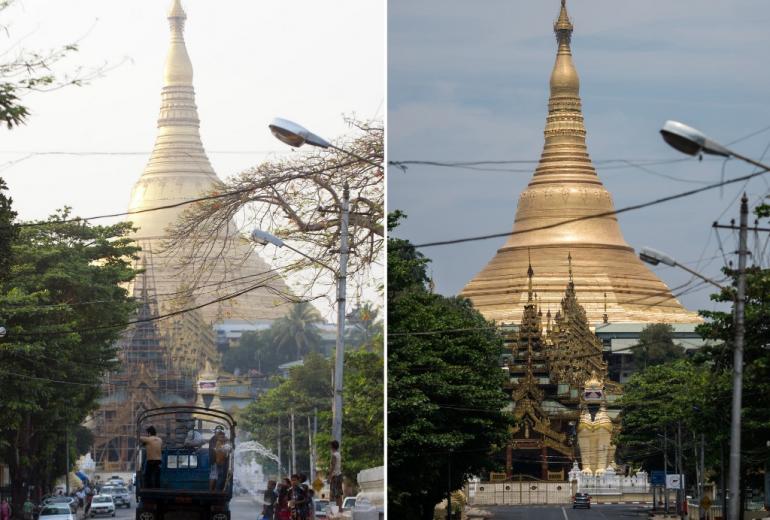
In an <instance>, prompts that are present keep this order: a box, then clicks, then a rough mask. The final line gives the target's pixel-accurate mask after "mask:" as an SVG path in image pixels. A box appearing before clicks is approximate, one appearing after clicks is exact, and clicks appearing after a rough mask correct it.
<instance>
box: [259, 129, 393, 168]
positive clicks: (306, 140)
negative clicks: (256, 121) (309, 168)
mask: <svg viewBox="0 0 770 520" xmlns="http://www.w3.org/2000/svg"><path fill="white" fill-rule="evenodd" d="M267 126H268V128H270V131H271V132H272V133H273V135H274V136H275V137H276V139H278V140H279V141H281V142H283V143H286V144H288V145H289V146H293V147H294V148H299V147H300V146H302V145H303V144H309V145H310V146H317V147H319V148H332V149H334V150H337V151H338V152H342V153H344V154H346V155H349V156H351V157H354V158H356V159H358V160H359V161H363V162H365V163H368V164H371V165H372V166H376V167H377V168H379V167H380V164H378V163H376V162H374V161H372V160H370V159H367V158H366V157H361V156H360V155H357V154H354V153H353V152H351V151H349V150H345V149H343V148H339V147H337V146H334V145H333V144H332V143H330V142H329V141H327V140H326V139H324V138H323V137H321V136H319V135H317V134H314V133H313V132H311V131H310V130H308V129H307V128H305V127H304V126H302V125H299V124H297V123H295V122H293V121H289V120H288V119H282V118H280V117H276V118H275V119H273V121H272V123H270V124H269V125H267Z"/></svg>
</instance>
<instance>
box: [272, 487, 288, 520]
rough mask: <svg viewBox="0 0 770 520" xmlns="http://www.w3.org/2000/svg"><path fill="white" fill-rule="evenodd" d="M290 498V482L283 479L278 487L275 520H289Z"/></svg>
mask: <svg viewBox="0 0 770 520" xmlns="http://www.w3.org/2000/svg"><path fill="white" fill-rule="evenodd" d="M290 498H291V481H290V480H289V479H287V478H284V479H283V480H282V481H281V483H280V484H279V485H278V499H277V501H276V504H275V520H291V509H290V508H289V500H290Z"/></svg>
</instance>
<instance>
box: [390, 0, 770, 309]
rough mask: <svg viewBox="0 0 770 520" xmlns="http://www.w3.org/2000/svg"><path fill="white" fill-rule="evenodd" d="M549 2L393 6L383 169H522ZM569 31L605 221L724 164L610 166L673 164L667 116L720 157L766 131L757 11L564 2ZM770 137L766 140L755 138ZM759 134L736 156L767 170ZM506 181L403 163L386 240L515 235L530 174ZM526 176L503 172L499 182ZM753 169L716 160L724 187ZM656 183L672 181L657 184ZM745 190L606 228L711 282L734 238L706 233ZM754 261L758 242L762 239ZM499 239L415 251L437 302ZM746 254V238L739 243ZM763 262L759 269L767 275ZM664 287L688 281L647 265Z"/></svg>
mask: <svg viewBox="0 0 770 520" xmlns="http://www.w3.org/2000/svg"><path fill="white" fill-rule="evenodd" d="M559 4H560V2H559V1H558V0H551V1H538V2H532V1H524V0H513V1H512V0H505V1H503V0H485V1H484V2H466V1H460V0H440V1H439V0H423V1H421V2H412V1H408V0H390V2H389V11H388V24H389V29H388V31H389V40H388V159H389V160H392V161H399V160H434V161H467V160H525V161H526V160H530V161H537V159H539V157H540V152H541V150H542V146H543V127H544V125H545V116H546V112H547V101H548V94H549V92H548V80H549V76H550V73H551V69H552V67H553V62H554V58H555V53H556V43H555V38H554V36H553V21H554V20H555V19H556V17H557V15H558V11H559ZM567 7H568V10H569V13H570V15H571V17H572V20H573V23H574V25H575V31H574V33H573V38H572V51H573V57H574V61H575V64H576V67H577V70H578V73H579V75H580V80H581V97H582V100H583V113H584V116H585V123H586V128H587V130H588V148H589V153H590V154H591V157H592V159H593V160H594V163H595V165H596V167H597V171H598V173H599V176H600V177H601V179H602V181H603V182H604V184H605V186H606V187H607V188H608V189H609V190H610V192H611V193H612V195H613V199H614V202H615V207H616V208H621V207H624V206H628V205H632V204H636V203H640V202H645V201H648V200H653V199H656V198H659V197H662V196H665V195H669V194H674V193H677V192H681V191H686V190H689V189H693V188H697V187H699V186H702V185H703V183H712V182H717V181H718V180H719V179H720V176H721V174H722V173H721V169H722V165H723V161H721V160H714V159H708V158H706V159H704V160H703V161H702V162H699V161H698V160H697V159H691V158H688V159H687V160H683V161H681V162H676V163H667V164H658V165H647V166H646V168H647V169H648V170H649V171H643V170H642V169H640V168H633V167H624V168H618V166H624V163H606V162H602V161H607V160H611V159H622V160H630V161H632V162H635V163H639V162H643V161H644V160H661V161H666V160H675V159H684V158H685V157H686V156H684V155H681V154H678V153H677V152H676V151H674V150H673V149H671V148H669V147H668V146H667V145H666V144H665V143H664V142H663V141H662V139H661V138H660V134H659V133H658V130H659V129H660V127H661V125H662V123H663V122H664V121H665V120H667V119H676V120H680V121H682V122H685V123H687V124H690V125H691V126H695V127H696V128H699V129H701V130H702V131H703V132H705V133H706V134H707V135H709V136H710V137H712V138H713V139H715V140H717V141H719V142H722V143H724V144H727V143H730V142H732V141H734V140H736V139H739V138H741V137H743V136H746V135H747V134H750V133H752V132H754V131H757V130H760V129H767V127H770V102H768V92H769V91H770V67H768V66H767V52H768V48H769V47H770V33H768V31H767V30H766V28H767V25H768V22H770V4H769V3H768V2H767V1H763V0H729V1H728V0H705V1H704V0H677V1H676V2H665V1H662V0H657V1H651V2H634V1H630V0H591V1H590V2H589V1H585V0H568V2H567ZM768 130H770V129H768ZM768 147H770V131H765V132H763V133H760V134H758V135H756V136H754V137H751V138H748V139H745V140H742V141H740V142H737V143H735V145H734V146H733V148H734V149H735V150H736V151H738V152H741V153H743V154H745V155H748V156H750V157H753V158H756V159H761V158H763V157H764V158H765V159H767V160H769V161H770V153H768V154H767V155H763V154H765V153H766V152H768ZM502 168H503V169H508V170H509V171H496V172H490V171H471V170H463V169H449V168H436V167H425V166H412V167H410V168H409V169H408V170H407V171H406V172H405V173H403V172H401V171H399V170H397V169H394V168H391V169H390V170H389V172H388V205H389V206H388V207H389V210H393V209H396V208H399V209H402V210H404V211H405V212H406V213H407V214H408V216H409V218H408V220H407V221H406V222H405V223H404V224H403V225H402V226H401V227H400V228H398V230H397V232H396V233H395V234H396V235H398V236H401V237H405V238H409V239H411V240H412V241H413V242H415V243H420V242H427V241H434V240H440V239H450V238H459V237H465V236H473V235H483V234H489V233H498V232H506V231H509V230H510V229H512V224H513V219H514V214H515V211H516V201H517V200H518V194H519V193H520V192H521V191H522V190H523V189H524V188H525V187H526V185H527V183H528V182H529V179H530V177H531V175H532V172H533V171H534V168H535V163H525V164H520V165H514V166H505V167H502ZM513 169H516V170H523V171H510V170H513ZM751 171H752V169H751V167H750V166H748V165H746V164H744V163H740V162H738V161H734V160H732V161H729V162H728V163H727V164H726V166H725V170H724V174H725V176H726V177H727V178H730V177H736V176H740V175H744V174H747V173H750V172H751ZM656 173H657V174H662V175H667V176H673V177H676V178H677V180H672V179H668V178H664V177H662V176H661V175H655V174H656ZM767 177H769V178H767V179H765V178H760V179H759V180H754V181H752V182H750V183H749V184H748V185H747V186H746V187H745V189H746V191H747V192H748V194H749V197H750V200H751V203H752V204H756V202H757V201H758V200H760V199H761V197H763V196H766V195H767V194H768V193H770V174H768V175H767ZM742 189H744V186H743V183H741V184H740V185H732V186H729V187H726V188H724V190H723V191H720V190H718V189H717V190H714V191H711V192H708V193H704V194H701V195H697V196H693V197H690V198H687V199H682V200H679V201H676V202H671V203H667V204H664V205H659V206H656V207H654V208H649V209H645V210H640V211H635V212H630V213H626V214H623V215H620V216H619V221H620V224H621V228H622V230H623V233H624V236H625V238H626V241H627V242H628V243H629V244H630V245H631V246H632V247H634V248H635V249H637V250H638V249H640V248H641V247H643V246H650V247H654V248H656V249H659V250H662V251H665V252H668V253H670V254H671V255H672V256H674V257H675V258H677V259H678V260H680V261H682V262H683V263H688V265H690V267H692V268H696V269H698V270H701V271H702V272H703V273H705V274H707V275H711V276H715V277H716V276H720V273H719V269H720V267H721V266H723V265H724V259H723V255H722V251H721V250H720V247H719V242H720V241H721V243H722V245H723V248H722V249H723V250H724V253H725V258H727V259H735V255H734V254H732V253H733V252H734V251H735V250H736V249H737V244H736V243H737V234H735V233H733V232H731V231H725V230H722V231H720V233H719V235H720V236H719V240H718V239H717V236H716V235H715V233H714V231H713V230H712V229H711V223H712V222H713V221H714V220H717V219H718V218H719V219H720V221H722V222H723V223H728V221H729V219H730V218H736V219H737V217H738V210H739V206H738V203H737V201H736V197H737V195H738V194H739V193H740V192H741V190H742ZM760 239H761V240H762V242H761V243H760V244H759V247H760V249H761V248H762V247H763V246H765V245H766V244H767V242H766V241H765V240H766V239H767V234H764V235H763V236H761V237H760ZM503 242H504V239H502V238H500V239H494V240H487V241H483V242H472V243H466V244H462V245H455V246H444V247H431V248H426V249H424V250H423V253H425V254H426V255H427V256H429V257H430V258H432V259H433V263H432V264H431V265H432V271H433V275H434V279H435V282H436V286H437V290H438V291H440V292H442V293H445V294H455V293H457V292H458V291H459V290H460V289H461V288H462V287H463V286H464V285H465V283H467V282H468V281H469V280H470V279H471V278H472V277H473V276H474V275H475V274H476V273H477V272H478V271H480V270H481V269H482V268H483V267H484V265H486V263H487V262H488V261H489V260H490V259H491V258H492V256H493V255H494V254H495V251H496V250H497V249H498V248H499V247H500V246H501V245H502V244H503ZM755 245H756V243H755V241H754V238H753V236H752V237H751V238H750V246H751V248H752V249H753V248H754V247H755ZM767 253H768V252H767V250H765V257H764V265H767V258H768V256H767ZM654 270H655V271H656V272H657V273H658V274H659V276H660V277H661V278H662V279H663V280H664V281H665V282H666V283H668V284H669V286H671V287H674V286H677V285H680V284H682V283H685V282H686V281H687V280H688V279H689V276H688V275H686V274H684V273H683V272H682V271H681V270H677V269H671V268H655V269H654ZM709 292H710V291H709V290H708V289H707V288H704V289H701V290H699V291H696V292H693V293H690V294H685V295H683V296H681V297H680V301H682V303H684V304H685V306H686V307H688V308H690V309H699V308H712V307H713V303H712V302H710V301H709V298H708V295H709Z"/></svg>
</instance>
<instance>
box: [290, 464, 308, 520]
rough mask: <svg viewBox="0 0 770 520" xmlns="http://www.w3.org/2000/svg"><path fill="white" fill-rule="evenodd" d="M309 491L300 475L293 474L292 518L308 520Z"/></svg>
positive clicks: (294, 519) (293, 519)
mask: <svg viewBox="0 0 770 520" xmlns="http://www.w3.org/2000/svg"><path fill="white" fill-rule="evenodd" d="M307 499H308V496H307V492H306V491H305V489H303V487H302V481H301V480H300V476H299V475H296V474H295V475H292V476H291V501H290V502H289V505H290V507H291V513H292V516H291V518H292V520H307V512H308V511H307Z"/></svg>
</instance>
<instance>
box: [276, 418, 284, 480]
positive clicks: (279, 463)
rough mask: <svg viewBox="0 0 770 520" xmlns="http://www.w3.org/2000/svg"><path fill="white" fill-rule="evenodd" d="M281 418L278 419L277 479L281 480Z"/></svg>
mask: <svg viewBox="0 0 770 520" xmlns="http://www.w3.org/2000/svg"><path fill="white" fill-rule="evenodd" d="M281 444H282V443H281V418H280V417H279V418H278V479H277V480H280V479H281V473H282V472H283V459H281Z"/></svg>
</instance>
